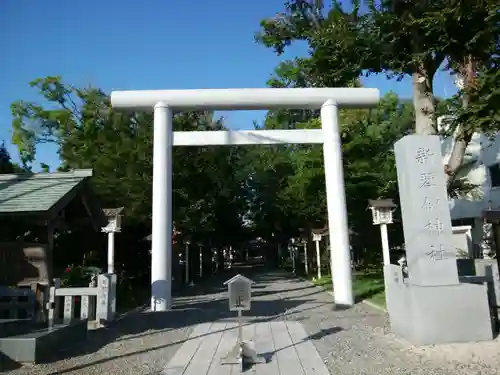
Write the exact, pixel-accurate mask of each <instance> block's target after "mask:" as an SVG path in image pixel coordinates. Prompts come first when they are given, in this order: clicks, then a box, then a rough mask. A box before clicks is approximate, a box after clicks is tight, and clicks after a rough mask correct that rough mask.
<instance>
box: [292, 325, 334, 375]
mask: <svg viewBox="0 0 500 375" xmlns="http://www.w3.org/2000/svg"><path fill="white" fill-rule="evenodd" d="M286 326H287V328H288V334H289V335H290V338H291V339H292V342H293V345H294V347H295V351H296V353H297V355H298V358H299V360H300V363H301V364H302V367H303V369H304V372H305V374H307V375H330V372H329V371H328V369H327V367H326V365H325V363H324V362H323V360H322V358H321V357H320V355H319V353H318V351H317V350H316V348H315V347H314V345H313V343H312V341H311V340H310V339H309V335H308V334H307V332H306V331H305V329H304V326H303V325H302V323H300V322H295V321H287V322H286Z"/></svg>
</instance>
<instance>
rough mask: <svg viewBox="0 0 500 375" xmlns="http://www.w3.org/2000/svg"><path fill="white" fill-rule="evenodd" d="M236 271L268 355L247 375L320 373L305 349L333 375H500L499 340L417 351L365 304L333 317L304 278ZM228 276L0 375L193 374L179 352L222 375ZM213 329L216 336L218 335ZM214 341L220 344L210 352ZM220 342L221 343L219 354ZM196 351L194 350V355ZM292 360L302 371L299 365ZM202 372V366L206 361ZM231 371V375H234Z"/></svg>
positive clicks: (251, 328)
mask: <svg viewBox="0 0 500 375" xmlns="http://www.w3.org/2000/svg"><path fill="white" fill-rule="evenodd" d="M235 271H238V272H240V273H242V274H244V275H245V276H247V277H250V278H252V279H254V280H255V281H256V284H255V285H254V288H253V295H254V300H253V301H252V311H250V312H248V313H246V316H245V317H244V319H245V323H246V324H247V325H246V328H245V331H246V333H247V334H249V335H251V333H252V332H254V336H255V340H256V341H257V345H258V346H259V347H260V349H259V348H258V349H259V350H262V351H267V352H268V354H269V355H270V357H271V361H270V362H269V363H268V364H266V365H258V366H257V367H256V368H253V369H252V370H251V372H249V373H252V371H253V372H256V373H257V374H259V373H260V374H269V375H278V374H280V372H276V371H274V373H273V370H272V369H274V370H276V367H278V371H281V370H280V368H281V367H280V366H287V365H288V364H289V363H291V364H293V363H294V362H295V365H293V366H291V367H287V368H286V369H285V371H281V373H283V372H286V373H287V375H293V374H294V372H292V370H291V368H292V367H293V369H294V370H293V371H295V370H297V371H298V372H299V373H300V371H302V369H303V368H306V369H307V370H306V372H307V373H308V374H309V373H311V374H320V375H323V374H325V375H326V373H325V372H324V367H322V366H319V365H318V363H319V360H318V356H317V355H316V354H312V353H314V351H313V350H312V346H314V348H315V349H316V351H317V353H319V357H320V358H321V359H322V362H323V364H324V366H326V368H328V370H329V371H330V373H331V374H345V375H348V374H356V375H359V374H370V375H372V374H401V375H403V374H433V375H448V374H450V375H451V374H459V375H460V374H464V375H465V374H467V375H471V374H482V375H486V374H499V373H500V371H499V370H498V369H499V366H500V342H499V341H498V340H494V341H491V342H486V343H474V344H455V345H445V346H439V347H425V348H415V347H412V346H411V345H409V344H407V343H405V342H402V341H400V340H398V339H397V338H395V337H394V336H393V335H392V334H391V333H389V331H388V329H387V327H388V320H387V316H386V314H384V313H382V312H380V311H378V310H375V309H373V308H371V307H369V306H367V305H365V304H358V305H356V306H354V307H353V308H351V309H347V310H335V309H334V306H333V304H332V297H331V296H330V295H329V294H328V293H326V292H323V291H321V290H319V289H318V288H316V287H314V286H312V285H310V283H308V282H306V281H302V280H299V279H289V278H287V275H286V274H284V273H282V272H279V271H265V270H263V269H261V268H259V267H255V266H254V267H252V268H242V269H235ZM231 276H233V274H226V275H223V276H221V277H220V278H219V279H217V278H214V279H213V280H211V281H207V282H204V283H203V285H198V286H196V287H194V288H191V289H187V290H186V293H185V294H184V295H183V296H182V297H178V298H176V299H175V306H174V309H173V310H172V311H170V312H165V313H150V312H148V311H141V312H138V313H133V314H129V315H128V316H126V317H125V318H123V319H121V320H120V321H118V322H117V323H116V324H115V325H114V326H112V327H110V328H109V329H107V330H99V331H96V332H90V334H89V338H88V340H87V342H85V343H82V344H78V343H68V344H67V345H66V346H65V348H63V349H62V350H61V351H60V352H58V353H54V359H53V361H51V363H47V364H41V365H36V366H23V367H20V368H9V369H5V368H4V372H5V373H7V372H8V373H9V374H13V375H28V374H30V375H49V374H50V375H59V374H82V375H87V374H102V373H109V374H116V375H121V374H133V375H159V374H162V372H163V373H165V371H167V369H169V368H174V367H177V368H178V367H181V368H183V369H184V368H185V369H186V371H184V370H182V371H183V372H184V374H183V375H192V374H193V373H191V370H189V371H190V372H187V369H188V368H189V366H187V367H186V366H184V367H183V366H182V363H181V365H180V366H176V361H178V359H176V357H177V358H182V357H183V356H184V355H183V352H182V351H183V350H184V351H185V350H186V347H188V348H189V346H190V347H191V349H190V350H191V352H193V355H192V356H191V360H190V363H194V364H196V366H194V365H193V369H195V370H196V371H195V373H196V374H200V375H202V374H203V372H202V370H199V366H201V364H200V360H199V358H203V356H206V355H208V356H210V353H211V352H212V351H213V352H214V355H213V356H212V359H214V358H215V361H214V360H212V361H211V363H212V364H211V365H210V366H209V367H208V369H207V372H205V373H208V374H210V375H212V374H219V373H220V374H229V372H228V371H229V370H228V369H229V367H227V366H226V367H223V366H220V367H219V366H216V365H215V364H214V363H217V358H218V355H219V354H220V353H222V351H223V349H225V348H227V347H228V346H230V345H229V344H230V341H231V335H232V333H230V332H234V330H231V329H228V328H231V327H233V326H234V324H235V319H234V316H235V313H232V312H231V313H230V312H229V311H228V301H227V295H226V288H225V287H224V286H223V285H222V282H223V281H224V280H225V279H228V278H229V277H231ZM207 327H208V328H207ZM223 327H224V328H223ZM285 328H286V330H287V332H288V336H287V335H286V334H285ZM207 329H208V330H210V331H209V332H212V330H213V332H212V333H210V334H208V335H205V336H203V338H202V339H201V340H198V341H196V340H197V339H196V338H195V337H196V336H200V334H199V332H203V331H204V330H207ZM301 329H303V330H304V331H305V332H303V331H301ZM200 330H201V331H200ZM193 331H194V332H193ZM217 331H223V332H222V333H221V334H220V333H217ZM269 331H270V332H271V333H272V336H273V337H274V339H273V345H274V347H272V346H270V345H271V340H269V339H268V338H269V336H270V335H269ZM275 331H276V334H275ZM197 332H198V333H197ZM207 332H208V331H207ZM226 332H229V333H226ZM299 333H300V334H299ZM191 335H192V336H191ZM219 335H221V336H220V337H219ZM225 335H227V336H226V338H224V336H225ZM190 336H191V337H190ZM277 337H278V338H277ZM294 337H295V339H294ZM306 337H307V339H304V338H306ZM217 338H219V341H218V342H219V344H217V345H218V346H217V348H216V344H215V342H216V341H217ZM266 338H267V339H266ZM275 340H277V341H278V342H276V341H275ZM285 340H286V343H288V344H290V341H292V344H294V345H292V346H289V345H285ZM294 340H296V342H294ZM192 342H198V344H199V346H196V345H195V344H189V343H192ZM221 343H224V344H223V345H222V347H221V348H220V349H218V348H219V346H220V344H221ZM263 345H267V346H263ZM195 346H196V349H193V348H194V347H195ZM276 349H278V351H276ZM195 350H196V351H195ZM218 350H219V352H217V351H218ZM177 353H179V355H176V354H177ZM200 353H201V355H202V356H201V357H200ZM217 353H219V354H217ZM294 353H296V354H297V355H296V356H295V355H294ZM292 357H293V358H294V359H292ZM204 358H206V357H204ZM305 358H307V361H306V359H305ZM314 358H315V359H314ZM302 360H303V361H302ZM297 361H300V362H301V366H302V367H299V366H298V365H297ZM306 362H307V363H306ZM177 363H179V362H177ZM205 363H208V362H207V361H205ZM184 364H185V362H184ZM282 364H284V365H282ZM169 366H170V367H169ZM203 366H205V367H207V364H204V365H203ZM264 366H266V367H265V368H266V369H265V370H263V369H264ZM307 366H309V367H307ZM205 367H204V368H205ZM313 368H314V370H313ZM198 371H199V372H198ZM231 371H232V369H231ZM263 371H266V372H263ZM0 373H1V369H0ZM302 373H303V372H302ZM302 373H300V374H301V375H302ZM181 374H182V372H181ZM234 374H235V372H231V375H234Z"/></svg>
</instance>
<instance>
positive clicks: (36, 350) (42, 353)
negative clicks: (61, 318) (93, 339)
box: [0, 320, 87, 363]
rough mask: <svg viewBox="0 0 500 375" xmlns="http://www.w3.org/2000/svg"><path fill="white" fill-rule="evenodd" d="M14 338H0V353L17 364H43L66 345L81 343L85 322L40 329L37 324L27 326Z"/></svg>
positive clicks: (85, 329) (80, 321)
mask: <svg viewBox="0 0 500 375" xmlns="http://www.w3.org/2000/svg"><path fill="white" fill-rule="evenodd" d="M26 327H30V329H29V330H26V329H24V330H23V331H22V332H18V333H17V334H16V335H15V336H12V335H10V336H9V337H2V338H0V353H2V354H4V355H5V356H7V357H9V358H10V359H11V360H13V361H16V362H19V363H39V362H43V361H44V360H45V359H46V358H47V357H48V355H50V354H51V353H53V352H54V351H57V350H58V349H59V348H61V347H64V346H66V345H68V344H70V343H71V344H73V343H75V342H77V341H81V340H83V339H85V338H86V336H87V320H78V321H76V322H75V323H71V324H69V325H66V324H64V325H55V326H53V327H52V328H47V324H46V323H45V324H44V328H42V327H40V324H39V323H34V325H30V324H27V325H26Z"/></svg>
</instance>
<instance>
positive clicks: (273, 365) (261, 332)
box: [255, 322, 280, 375]
mask: <svg viewBox="0 0 500 375" xmlns="http://www.w3.org/2000/svg"><path fill="white" fill-rule="evenodd" d="M255 326H256V327H255V346H256V348H257V353H259V355H261V356H262V355H263V356H264V358H266V359H267V360H269V359H270V362H268V363H258V364H257V365H256V366H255V368H256V374H257V375H277V374H278V375H279V373H280V371H279V367H278V360H277V358H276V356H275V353H274V340H273V333H272V331H271V323H270V322H262V323H256V324H255Z"/></svg>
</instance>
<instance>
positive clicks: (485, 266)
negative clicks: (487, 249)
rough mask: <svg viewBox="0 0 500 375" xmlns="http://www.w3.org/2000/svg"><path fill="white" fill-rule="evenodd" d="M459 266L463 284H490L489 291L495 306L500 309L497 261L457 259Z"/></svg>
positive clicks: (459, 274) (499, 283) (499, 276)
mask: <svg viewBox="0 0 500 375" xmlns="http://www.w3.org/2000/svg"><path fill="white" fill-rule="evenodd" d="M457 266H458V276H459V279H460V281H461V282H474V281H476V280H477V281H479V280H483V281H486V282H488V290H489V292H490V294H492V295H493V298H494V301H495V305H496V306H497V307H500V275H499V272H498V262H497V260H496V259H457Z"/></svg>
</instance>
